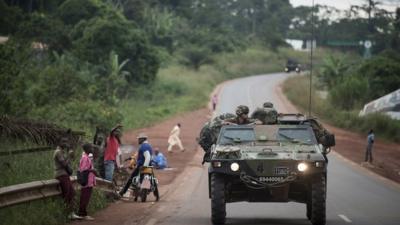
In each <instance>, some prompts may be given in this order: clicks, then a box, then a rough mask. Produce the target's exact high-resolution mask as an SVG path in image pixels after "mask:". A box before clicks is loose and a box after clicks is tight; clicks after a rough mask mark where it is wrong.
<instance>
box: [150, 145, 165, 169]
mask: <svg viewBox="0 0 400 225" xmlns="http://www.w3.org/2000/svg"><path fill="white" fill-rule="evenodd" d="M152 164H153V166H154V167H155V168H156V169H165V168H167V166H168V165H167V159H166V158H165V156H164V155H163V154H162V153H161V152H160V151H159V149H158V148H156V149H155V154H154V156H153V159H152Z"/></svg>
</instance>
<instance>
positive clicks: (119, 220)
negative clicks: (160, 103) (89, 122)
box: [71, 108, 210, 225]
mask: <svg viewBox="0 0 400 225" xmlns="http://www.w3.org/2000/svg"><path fill="white" fill-rule="evenodd" d="M209 113H210V112H209V110H208V109H205V108H204V109H200V110H196V111H193V112H189V113H186V114H181V115H178V116H175V117H173V118H171V119H169V120H166V121H164V122H161V123H159V124H156V125H154V126H152V127H148V128H143V129H139V130H128V131H125V132H124V135H123V137H122V142H123V143H124V144H133V145H135V146H137V139H136V137H137V135H138V134H139V133H141V132H144V133H146V134H147V135H148V137H149V142H150V144H151V145H152V146H153V148H154V147H158V148H160V151H161V152H162V153H163V154H164V155H165V156H166V157H167V160H168V166H169V167H171V168H172V169H171V170H157V171H156V176H157V178H158V180H159V187H160V194H161V199H160V201H161V202H162V201H164V200H163V197H164V196H165V194H166V193H167V192H168V191H169V190H168V189H169V187H168V186H169V185H170V184H171V183H172V181H173V180H174V179H175V177H177V176H178V175H179V174H180V173H181V172H182V171H183V170H184V169H185V167H186V166H187V165H188V163H189V162H191V161H192V159H193V157H194V155H195V153H196V151H199V150H198V148H197V146H198V144H197V141H196V138H197V137H198V135H199V132H200V129H201V128H202V127H203V125H204V123H205V122H206V121H207V120H208V119H209V116H210V115H209ZM177 123H181V125H182V127H181V135H180V137H181V140H182V144H183V147H184V148H185V151H184V152H181V151H180V150H179V149H178V148H177V147H176V148H175V149H173V153H167V147H168V143H167V141H168V136H169V133H170V131H171V129H172V128H173V127H174V126H175V125H176V124H177ZM198 164H199V166H200V165H201V161H200V160H199V162H198ZM153 199H154V198H153V196H150V195H149V200H150V201H153ZM154 206H157V203H155V202H146V203H141V202H133V200H131V201H128V200H119V201H117V202H116V203H113V204H110V205H109V206H108V207H107V208H106V209H104V210H101V211H99V212H97V213H95V214H94V215H93V217H94V218H95V220H94V221H74V222H72V223H71V224H79V225H85V224H96V225H112V224H115V225H117V224H118V225H121V224H130V225H134V224H139V223H140V222H141V221H142V220H143V219H145V218H146V215H148V214H149V213H150V212H151V210H152V208H153V207H154Z"/></svg>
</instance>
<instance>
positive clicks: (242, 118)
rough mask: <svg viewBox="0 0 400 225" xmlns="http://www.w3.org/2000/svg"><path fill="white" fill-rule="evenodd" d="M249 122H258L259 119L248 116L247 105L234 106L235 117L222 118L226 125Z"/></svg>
mask: <svg viewBox="0 0 400 225" xmlns="http://www.w3.org/2000/svg"><path fill="white" fill-rule="evenodd" d="M250 123H256V124H260V121H258V120H254V119H250V118H249V107H247V106H245V105H239V106H238V107H236V117H234V118H230V119H226V120H224V124H226V125H229V124H236V125H244V124H250Z"/></svg>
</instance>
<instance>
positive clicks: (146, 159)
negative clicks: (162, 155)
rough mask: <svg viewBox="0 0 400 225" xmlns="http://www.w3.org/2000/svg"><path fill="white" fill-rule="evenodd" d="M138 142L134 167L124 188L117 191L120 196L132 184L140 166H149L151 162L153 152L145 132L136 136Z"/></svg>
mask: <svg viewBox="0 0 400 225" xmlns="http://www.w3.org/2000/svg"><path fill="white" fill-rule="evenodd" d="M138 144H139V150H138V156H137V161H136V168H135V169H134V170H133V172H132V174H131V176H130V178H129V179H128V181H127V182H126V184H125V186H124V188H123V189H122V190H121V191H120V192H119V195H120V196H123V195H124V194H125V193H126V191H127V190H128V188H129V187H130V186H131V184H132V180H133V178H134V177H136V176H137V175H138V174H139V171H140V168H142V166H150V163H151V156H152V154H153V149H152V147H151V145H150V144H149V142H148V141H147V135H145V134H143V133H142V134H139V136H138Z"/></svg>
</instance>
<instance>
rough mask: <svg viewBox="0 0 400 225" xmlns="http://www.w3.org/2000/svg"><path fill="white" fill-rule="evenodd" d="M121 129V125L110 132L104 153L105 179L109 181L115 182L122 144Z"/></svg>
mask: <svg viewBox="0 0 400 225" xmlns="http://www.w3.org/2000/svg"><path fill="white" fill-rule="evenodd" d="M121 127H122V126H121V125H118V126H116V127H115V128H113V129H112V130H111V132H110V135H109V136H108V137H107V143H106V150H105V151H104V172H105V177H104V179H106V180H108V181H112V180H113V175H114V168H115V163H116V158H117V154H118V148H119V145H120V144H121V140H120V136H121V130H120V128H121Z"/></svg>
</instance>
